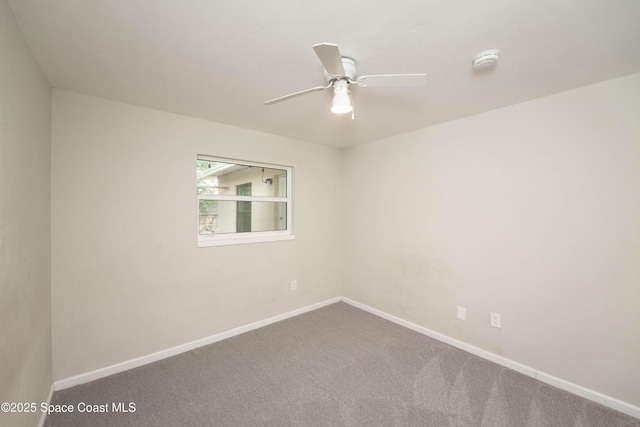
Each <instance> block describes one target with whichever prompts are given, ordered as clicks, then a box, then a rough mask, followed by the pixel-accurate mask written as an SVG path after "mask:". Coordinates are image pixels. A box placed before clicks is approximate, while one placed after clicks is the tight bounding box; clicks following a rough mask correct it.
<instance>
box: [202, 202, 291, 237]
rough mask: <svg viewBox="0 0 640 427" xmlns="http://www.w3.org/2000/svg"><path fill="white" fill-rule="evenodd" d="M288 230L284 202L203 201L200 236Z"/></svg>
mask: <svg viewBox="0 0 640 427" xmlns="http://www.w3.org/2000/svg"><path fill="white" fill-rule="evenodd" d="M286 229H287V204H286V203H285V202H248V201H232V200H200V235H213V234H216V233H219V234H227V233H246V232H254V231H281V230H286Z"/></svg>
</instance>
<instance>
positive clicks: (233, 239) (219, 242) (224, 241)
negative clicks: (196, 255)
mask: <svg viewBox="0 0 640 427" xmlns="http://www.w3.org/2000/svg"><path fill="white" fill-rule="evenodd" d="M295 237H296V236H294V235H293V234H281V235H273V234H272V235H268V236H257V235H253V236H247V237H244V236H238V235H233V236H223V235H218V236H216V237H202V238H200V239H198V247H199V248H206V247H209V246H228V245H244V244H247V243H264V242H279V241H283V240H294V239H295Z"/></svg>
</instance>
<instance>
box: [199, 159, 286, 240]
mask: <svg viewBox="0 0 640 427" xmlns="http://www.w3.org/2000/svg"><path fill="white" fill-rule="evenodd" d="M196 159H197V160H208V161H212V162H221V163H232V164H237V165H243V166H252V167H260V168H269V169H281V170H283V171H285V174H286V191H287V195H286V197H265V196H238V195H232V194H213V195H210V194H198V193H197V191H196V203H195V204H196V236H197V244H198V247H210V246H225V245H239V244H247V243H263V242H277V241H282V240H293V239H295V236H294V234H293V228H292V226H293V167H291V166H284V165H277V164H273V163H259V162H254V161H249V160H239V159H231V158H227V157H217V156H209V155H204V154H198V155H197V156H196ZM197 185H198V177H197V176H196V188H197ZM200 200H217V201H234V202H243V201H247V202H275V203H286V216H287V218H286V230H272V231H250V232H241V233H220V234H213V235H201V234H200Z"/></svg>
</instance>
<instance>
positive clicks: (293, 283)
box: [291, 280, 298, 291]
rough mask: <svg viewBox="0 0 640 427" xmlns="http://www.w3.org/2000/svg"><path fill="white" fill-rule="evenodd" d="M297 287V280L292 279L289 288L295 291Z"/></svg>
mask: <svg viewBox="0 0 640 427" xmlns="http://www.w3.org/2000/svg"><path fill="white" fill-rule="evenodd" d="M297 289H298V281H297V280H292V281H291V290H292V291H295V290H297Z"/></svg>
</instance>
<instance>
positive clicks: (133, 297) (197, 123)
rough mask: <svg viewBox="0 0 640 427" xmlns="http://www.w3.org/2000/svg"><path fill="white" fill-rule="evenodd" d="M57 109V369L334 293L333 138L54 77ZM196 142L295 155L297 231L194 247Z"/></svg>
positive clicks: (255, 155) (169, 342)
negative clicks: (124, 96)
mask: <svg viewBox="0 0 640 427" xmlns="http://www.w3.org/2000/svg"><path fill="white" fill-rule="evenodd" d="M52 120H53V124H52V129H53V135H52V171H51V173H52V292H53V301H52V307H53V309H52V310H53V363H54V370H53V372H54V379H55V380H59V379H65V378H68V377H70V376H73V375H77V374H82V373H85V372H88V371H91V370H95V369H98V368H103V367H106V366H110V365H113V364H116V363H119V362H123V361H127V360H130V359H133V358H135V357H139V356H144V355H148V354H150V353H153V352H156V351H160V350H165V349H167V348H170V347H173V346H176V345H179V344H183V343H187V342H191V341H194V340H198V339H201V338H204V337H207V336H210V335H213V334H216V333H219V332H223V331H227V330H229V329H232V328H234V327H237V326H243V325H246V324H248V323H251V322H254V321H258V320H263V319H266V318H268V317H271V316H275V315H279V314H282V313H285V312H288V311H291V310H294V309H297V308H300V307H304V306H308V305H310V304H313V303H317V302H320V301H324V300H326V299H329V298H332V297H335V296H336V295H339V294H340V290H341V276H340V273H341V270H340V267H341V265H342V264H341V257H340V247H341V241H340V233H339V229H340V224H341V219H342V217H341V208H340V206H339V201H340V200H339V197H338V190H339V189H340V188H341V176H340V174H341V162H340V158H341V157H340V156H341V153H340V151H339V150H337V149H335V148H330V147H325V146H320V145H316V144H310V143H306V142H302V141H297V140H292V139H287V138H282V137H277V136H272V135H268V134H264V133H259V132H253V131H249V130H245V129H239V128H234V127H230V126H225V125H221V124H217V123H213V122H207V121H203V120H198V119H193V118H188V117H184V116H178V115H173V114H169V113H164V112H160V111H156V110H150V109H145V108H140V107H134V106H131V105H126V104H120V103H116V102H111V101H107V100H103V99H99V98H93V97H88V96H84V95H78V94H74V93H70V92H64V91H58V90H55V91H54V95H53V119H52ZM197 154H208V155H213V156H221V157H226V158H232V159H241V160H249V161H258V162H266V163H273V164H283V165H288V166H292V167H293V168H294V171H293V176H294V182H293V196H294V202H293V203H294V224H293V231H294V233H295V236H296V238H295V240H292V241H282V242H272V243H260V244H245V245H236V246H224V247H207V248H198V247H196V237H197V236H196V233H197V221H198V207H197V200H196V155H197ZM293 279H296V280H298V290H297V291H291V290H290V282H291V280H293Z"/></svg>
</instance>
